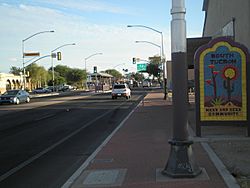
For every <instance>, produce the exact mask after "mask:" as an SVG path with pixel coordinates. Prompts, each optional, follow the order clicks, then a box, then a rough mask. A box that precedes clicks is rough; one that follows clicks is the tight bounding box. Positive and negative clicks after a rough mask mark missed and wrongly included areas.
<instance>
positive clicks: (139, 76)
mask: <svg viewBox="0 0 250 188" xmlns="http://www.w3.org/2000/svg"><path fill="white" fill-rule="evenodd" d="M132 77H133V78H134V79H135V80H136V81H139V82H140V81H143V80H144V75H143V74H142V73H140V72H137V73H135V74H133V75H132Z"/></svg>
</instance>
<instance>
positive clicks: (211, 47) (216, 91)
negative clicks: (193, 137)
mask: <svg viewBox="0 0 250 188" xmlns="http://www.w3.org/2000/svg"><path fill="white" fill-rule="evenodd" d="M248 74H249V54H248V50H247V48H246V47H244V46H243V45H241V44H239V43H236V42H234V41H232V40H231V39H229V38H226V37H220V38H216V39H213V40H211V41H210V42H209V44H208V45H204V46H202V47H200V48H199V49H198V50H197V51H196V54H195V78H196V109H197V110H196V117H197V119H196V120H197V123H198V124H199V126H200V125H203V124H206V125H210V124H211V125H212V124H218V122H220V125H223V124H226V125H229V124H232V125H235V124H241V125H242V124H244V125H247V123H248V121H249V100H250V98H249V92H248V89H249V81H248V80H247V75H248ZM247 88H248V89H247ZM198 129H200V128H198Z"/></svg>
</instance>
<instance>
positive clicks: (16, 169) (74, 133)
mask: <svg viewBox="0 0 250 188" xmlns="http://www.w3.org/2000/svg"><path fill="white" fill-rule="evenodd" d="M124 103H126V101H125V102H123V103H121V104H120V105H119V106H117V107H115V108H113V109H111V110H108V111H106V112H105V113H104V114H102V115H100V116H98V117H97V118H95V119H93V120H92V121H90V122H88V123H87V124H85V126H83V127H80V128H79V129H77V130H75V131H74V132H72V133H70V134H69V135H68V136H66V137H64V138H63V139H61V140H59V141H58V142H56V143H55V144H53V145H51V146H50V147H48V148H47V149H45V150H43V151H41V152H40V153H38V154H36V155H34V156H33V157H31V158H29V159H28V160H26V161H24V162H23V163H21V164H19V165H18V166H16V167H14V168H12V169H11V170H9V171H8V172H6V173H4V174H3V175H1V176H0V182H2V181H3V180H5V179H6V178H8V177H9V176H11V175H12V174H14V173H16V172H17V171H19V170H20V169H22V168H24V167H25V166H27V165H29V164H30V163H32V162H33V161H35V160H36V159H38V158H40V157H41V156H42V155H44V154H46V153H48V152H49V151H51V150H52V149H54V148H55V147H57V146H59V145H60V144H62V143H63V142H65V141H66V140H68V139H70V138H71V137H73V136H74V135H76V134H77V133H79V132H80V131H81V130H82V129H84V128H86V127H88V126H89V125H91V124H92V123H94V122H95V121H97V120H99V119H101V118H102V117H104V116H105V115H107V114H108V113H110V112H111V111H113V110H115V109H117V108H119V107H120V106H122V105H123V104H124Z"/></svg>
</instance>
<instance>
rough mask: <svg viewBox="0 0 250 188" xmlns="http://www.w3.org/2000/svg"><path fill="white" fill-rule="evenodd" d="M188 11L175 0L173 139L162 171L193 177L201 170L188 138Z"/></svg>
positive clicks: (181, 0)
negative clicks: (186, 16)
mask: <svg viewBox="0 0 250 188" xmlns="http://www.w3.org/2000/svg"><path fill="white" fill-rule="evenodd" d="M185 13H186V9H185V3H184V0H172V10H171V14H172V22H171V49H172V65H173V67H172V76H173V78H172V79H173V139H172V140H171V141H169V144H170V145H171V150H170V155H169V158H168V162H167V164H166V167H165V169H164V170H163V171H162V173H163V174H164V175H168V176H170V177H173V178H192V177H196V176H197V175H199V174H200V173H201V169H200V168H199V167H198V166H197V165H196V163H195V160H194V156H193V151H192V146H191V145H192V144H193V141H191V140H189V138H188V121H187V107H188V105H187V104H188V101H187V99H188V97H187V61H186V56H187V54H186V21H185Z"/></svg>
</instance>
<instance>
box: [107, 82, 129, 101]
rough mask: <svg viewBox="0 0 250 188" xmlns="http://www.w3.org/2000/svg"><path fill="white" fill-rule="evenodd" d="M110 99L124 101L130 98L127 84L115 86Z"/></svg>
mask: <svg viewBox="0 0 250 188" xmlns="http://www.w3.org/2000/svg"><path fill="white" fill-rule="evenodd" d="M111 95H112V99H117V97H125V98H126V99H129V98H131V90H130V89H129V87H128V85H127V84H115V85H113V88H112V92H111Z"/></svg>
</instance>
